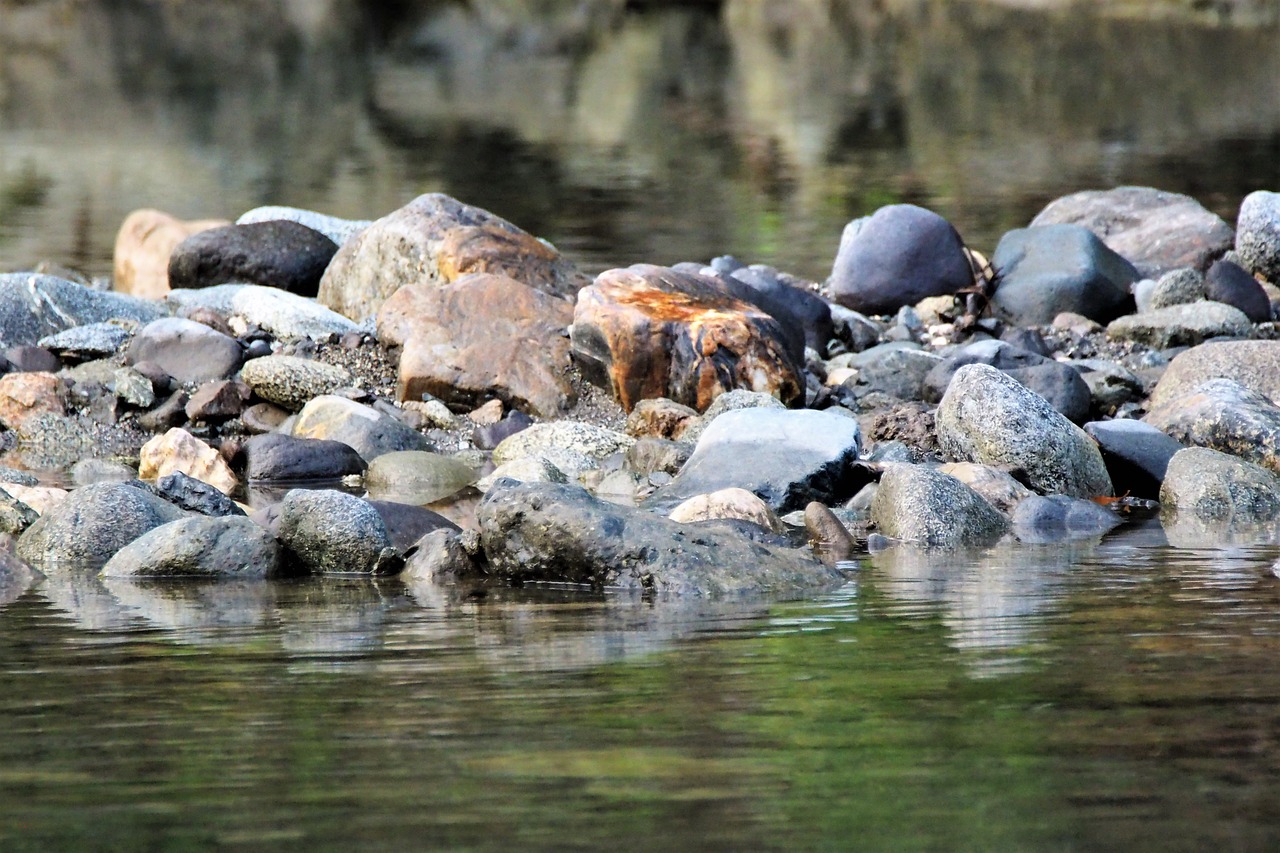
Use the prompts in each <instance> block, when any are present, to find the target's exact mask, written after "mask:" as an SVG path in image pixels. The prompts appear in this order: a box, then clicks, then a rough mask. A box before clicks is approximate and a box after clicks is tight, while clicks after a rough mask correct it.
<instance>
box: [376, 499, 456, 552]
mask: <svg viewBox="0 0 1280 853" xmlns="http://www.w3.org/2000/svg"><path fill="white" fill-rule="evenodd" d="M369 506H371V507H373V508H374V509H375V510H377V512H378V516H379V517H380V518H381V519H382V523H383V524H385V525H386V526H387V534H388V535H389V536H390V537H391V544H392V546H393V547H395V549H396V550H398V551H400V552H401V553H404V552H405V551H408V550H409V549H410V548H411V547H413V544H414V543H415V542H417V541H418V540H419V539H421V538H422V537H423V536H426V535H427V534H428V533H432V532H434V531H436V530H443V531H448V532H451V533H458V532H460V531H461V528H460V527H458V525H456V524H454V523H453V522H452V521H450V520H449V519H447V518H445V517H444V516H443V515H441V514H440V513H438V512H432V511H431V510H429V509H427V508H426V507H421V506H414V505H412V504H403V503H398V502H396V501H373V500H371V501H369Z"/></svg>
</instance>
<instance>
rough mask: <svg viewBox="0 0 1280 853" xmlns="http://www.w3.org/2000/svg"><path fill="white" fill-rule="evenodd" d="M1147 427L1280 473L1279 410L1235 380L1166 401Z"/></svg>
mask: <svg viewBox="0 0 1280 853" xmlns="http://www.w3.org/2000/svg"><path fill="white" fill-rule="evenodd" d="M1143 421H1144V422H1145V423H1147V424H1150V425H1151V426H1153V427H1155V428H1156V429H1158V430H1160V431H1162V432H1164V433H1166V434H1168V435H1169V436H1171V437H1172V438H1173V439H1175V440H1177V441H1179V442H1181V443H1182V444H1193V445H1198V446H1200V447H1209V448H1212V449H1214V450H1220V451H1222V452H1223V453H1230V454H1232V455H1233V456H1238V457H1240V458H1241V459H1247V460H1249V461H1251V462H1256V463H1257V464H1259V465H1264V466H1266V467H1267V468H1270V469H1272V470H1273V471H1280V407H1277V406H1276V405H1275V403H1273V402H1272V401H1271V400H1270V399H1269V398H1267V397H1264V396H1263V395H1261V394H1259V393H1257V392H1256V391H1251V390H1249V389H1248V388H1245V387H1244V386H1242V385H1240V384H1239V383H1236V382H1233V381H1232V380H1230V379H1210V380H1209V381H1208V382H1205V383H1204V384H1202V385H1200V386H1199V387H1197V388H1196V389H1194V390H1193V391H1189V392H1187V393H1186V394H1182V395H1180V396H1178V397H1174V398H1172V399H1167V400H1164V401H1163V402H1161V403H1160V405H1158V406H1155V407H1153V408H1152V409H1151V411H1150V412H1148V413H1147V416H1146V417H1145V418H1143Z"/></svg>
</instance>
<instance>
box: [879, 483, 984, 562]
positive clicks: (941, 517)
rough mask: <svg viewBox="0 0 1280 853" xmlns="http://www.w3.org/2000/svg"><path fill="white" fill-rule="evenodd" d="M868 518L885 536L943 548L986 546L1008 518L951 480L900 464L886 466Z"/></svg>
mask: <svg viewBox="0 0 1280 853" xmlns="http://www.w3.org/2000/svg"><path fill="white" fill-rule="evenodd" d="M871 520H872V521H873V522H874V523H875V525H876V527H878V528H879V530H880V533H882V534H883V535H885V536H888V537H891V538H893V539H899V540H903V541H906V542H913V543H916V544H919V545H929V546H935V547H943V548H954V547H958V546H961V545H984V544H989V543H991V542H994V541H995V540H997V539H999V538H1000V537H1001V536H1003V535H1004V534H1005V533H1006V532H1008V530H1009V520H1008V519H1007V518H1005V517H1004V516H1003V515H1002V514H1001V513H1000V512H999V511H997V510H996V509H995V508H994V507H993V506H991V504H989V503H987V502H986V501H985V500H984V499H983V497H982V496H981V495H979V494H978V493H977V492H975V491H974V490H973V489H971V488H969V487H968V486H966V485H965V484H964V483H962V482H960V481H959V480H957V479H956V478H955V477H950V476H948V475H946V474H943V473H942V472H941V471H938V470H937V469H935V468H927V467H925V466H922V465H906V464H903V463H900V462H896V463H891V464H888V465H886V466H885V470H884V474H883V476H881V478H880V486H879V488H878V489H876V496H875V498H874V499H873V500H872V501H871Z"/></svg>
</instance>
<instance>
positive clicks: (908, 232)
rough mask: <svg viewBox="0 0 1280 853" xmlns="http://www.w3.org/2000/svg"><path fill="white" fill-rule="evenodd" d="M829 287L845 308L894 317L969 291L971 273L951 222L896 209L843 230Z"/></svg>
mask: <svg viewBox="0 0 1280 853" xmlns="http://www.w3.org/2000/svg"><path fill="white" fill-rule="evenodd" d="M829 284H830V287H831V294H832V296H833V297H834V298H835V301H836V302H838V303H839V304H841V305H843V306H845V307H847V308H852V309H853V310H855V311H861V312H862V313H864V314H892V313H894V312H895V311H897V310H898V309H899V308H901V307H902V306H904V305H914V304H915V303H917V302H919V301H920V300H921V299H924V298H926V297H929V296H942V295H944V294H948V293H955V292H956V291H958V290H961V289H962V288H965V287H969V286H971V285H972V284H973V269H972V267H971V266H970V264H969V257H968V255H967V254H966V253H965V250H964V241H963V240H961V239H960V234H959V233H958V232H957V231H956V229H955V228H954V227H953V226H952V225H951V223H950V222H948V221H947V220H945V219H943V218H942V217H941V216H939V215H938V214H936V213H934V212H932V211H930V210H925V209H924V208H922V207H916V206H915V205H911V204H894V205H889V206H888V207H882V208H880V209H879V210H877V211H876V212H875V213H874V214H873V215H872V216H871V217H870V218H869V219H867V220H866V221H865V222H854V223H850V224H849V225H848V226H846V227H845V231H844V234H843V235H842V236H841V238H840V250H839V252H838V253H837V254H836V260H835V265H834V266H833V267H832V270H831V280H830V282H829Z"/></svg>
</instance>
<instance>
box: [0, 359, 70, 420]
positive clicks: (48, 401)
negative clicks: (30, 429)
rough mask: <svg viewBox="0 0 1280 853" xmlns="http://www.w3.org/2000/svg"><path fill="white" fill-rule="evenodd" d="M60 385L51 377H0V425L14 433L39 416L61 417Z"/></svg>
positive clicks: (63, 413) (62, 409) (29, 375)
mask: <svg viewBox="0 0 1280 853" xmlns="http://www.w3.org/2000/svg"><path fill="white" fill-rule="evenodd" d="M61 385H62V383H61V382H60V381H59V380H58V377H57V376H55V375H53V374H52V373H10V374H7V375H5V376H3V377H0V424H3V425H4V426H5V427H6V428H7V429H17V428H18V427H19V426H21V425H22V424H23V423H25V422H26V421H27V420H28V419H29V418H31V417H33V416H35V415H39V414H51V415H65V414H66V413H67V408H66V405H65V404H64V403H63V401H62V397H61V396H60V395H59V393H58V392H59V390H60V389H61Z"/></svg>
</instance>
